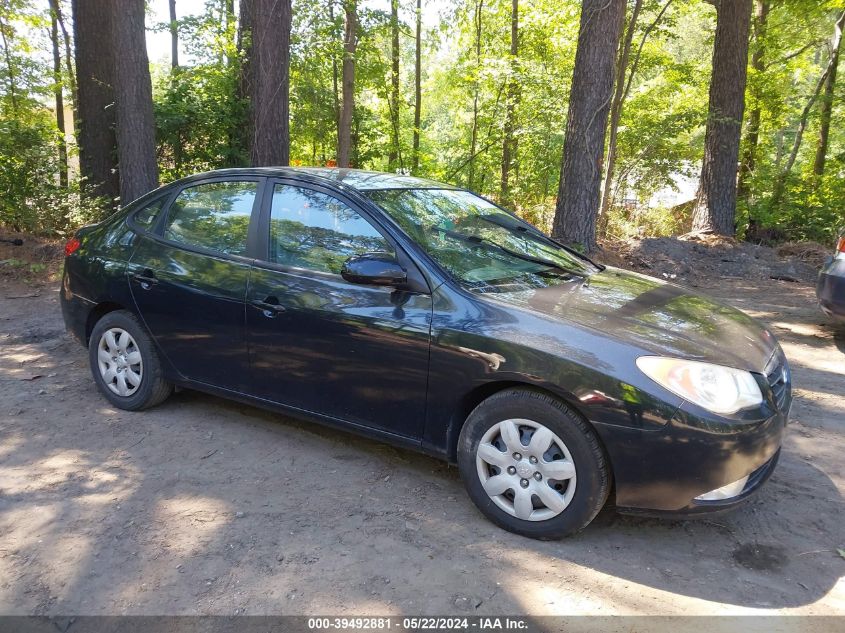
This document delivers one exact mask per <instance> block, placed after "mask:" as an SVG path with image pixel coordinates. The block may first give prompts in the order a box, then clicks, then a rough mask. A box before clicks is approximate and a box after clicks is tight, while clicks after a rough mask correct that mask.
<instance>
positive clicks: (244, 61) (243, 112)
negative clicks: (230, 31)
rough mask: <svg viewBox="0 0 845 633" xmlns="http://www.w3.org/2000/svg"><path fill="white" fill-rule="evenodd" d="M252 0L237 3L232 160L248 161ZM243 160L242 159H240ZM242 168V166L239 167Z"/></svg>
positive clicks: (231, 136)
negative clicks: (235, 108)
mask: <svg viewBox="0 0 845 633" xmlns="http://www.w3.org/2000/svg"><path fill="white" fill-rule="evenodd" d="M253 4H254V0H240V2H239V3H238V7H239V11H238V31H237V36H236V42H235V47H236V48H237V51H238V59H239V62H240V68H239V71H238V85H237V89H236V94H235V98H236V100H237V103H238V105H239V107H238V114H239V116H237V117H235V118H236V121H235V122H233V124H232V128H231V130H230V133H229V138H230V139H231V141H230V144H231V145H232V146H235V147H237V150H236V151H235V152H231V154H232V158H233V159H234V157H235V156H236V155H238V154H240V155H241V156H244V155H246V157H247V159H246V160H248V157H249V147H250V129H251V123H250V120H251V119H250V116H251V115H250V103H251V98H250V95H251V93H252V70H251V66H252V54H253V53H252V14H253ZM241 160H243V159H241ZM236 165H237V163H236V162H235V161H234V160H233V164H232V165H231V166H236ZM241 166H242V165H241Z"/></svg>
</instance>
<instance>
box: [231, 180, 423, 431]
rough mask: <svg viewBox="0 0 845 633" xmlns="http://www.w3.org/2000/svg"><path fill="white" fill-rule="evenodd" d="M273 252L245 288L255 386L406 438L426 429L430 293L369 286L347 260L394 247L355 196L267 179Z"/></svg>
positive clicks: (266, 394) (263, 393)
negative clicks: (346, 272) (344, 269)
mask: <svg viewBox="0 0 845 633" xmlns="http://www.w3.org/2000/svg"><path fill="white" fill-rule="evenodd" d="M264 207H265V208H264V213H263V214H262V217H263V218H264V219H263V221H262V225H261V229H260V231H261V232H262V234H263V236H266V237H267V239H268V247H267V249H266V252H267V254H266V257H265V258H263V260H257V261H256V262H255V265H254V268H253V271H252V273H251V275H250V281H249V289H248V292H247V310H246V315H247V319H246V321H247V337H248V341H249V357H250V365H251V371H252V374H251V375H252V379H251V386H252V389H253V390H254V393H255V394H256V395H258V396H260V397H261V398H265V399H267V400H271V401H274V402H278V403H282V404H285V405H288V406H293V407H296V408H299V409H303V410H306V411H311V412H315V413H318V414H322V415H326V416H330V417H333V418H336V419H340V420H344V421H347V422H351V423H354V424H358V425H362V426H368V427H373V428H377V429H381V430H384V431H388V432H391V433H394V434H398V435H402V436H405V437H411V438H418V437H421V435H422V429H423V423H424V419H425V403H426V388H427V378H428V352H429V336H430V325H431V310H432V303H431V296H430V294H417V293H409V292H400V291H397V290H394V289H393V288H388V287H376V286H365V285H359V284H353V283H349V282H347V281H345V280H344V279H343V278H342V277H341V276H340V268H341V265H342V264H343V262H344V261H345V260H346V259H347V258H348V257H350V256H352V255H359V254H363V253H365V252H375V251H377V252H392V253H395V248H396V247H395V245H394V244H393V243H392V242H391V241H390V240H389V239H388V238H387V237H386V234H385V233H384V231H383V230H382V229H379V228H377V226H376V224H375V223H374V222H373V221H372V220H371V219H370V218H368V217H367V215H366V213H365V212H363V211H362V210H361V209H360V208H359V207H357V206H356V205H355V204H354V203H353V202H351V201H350V200H349V199H345V198H342V197H341V196H340V195H339V194H337V193H335V192H332V191H331V190H328V189H322V188H320V187H319V186H312V185H308V186H305V185H302V184H300V183H298V182H296V181H281V180H280V181H275V182H272V183H268V189H267V194H266V195H265V202H264Z"/></svg>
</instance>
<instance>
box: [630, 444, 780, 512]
mask: <svg viewBox="0 0 845 633" xmlns="http://www.w3.org/2000/svg"><path fill="white" fill-rule="evenodd" d="M779 459H780V449H778V451H777V452H776V453H775V454H774V456H772V458H771V459H769V461H767V462H766V463H765V464H763V465H762V466H760V467H759V468H758V469H757V470H755V471H753V472H752V473H751V474H750V475H749V476H748V481H747V482H746V483H745V487H744V488H743V489H742V492H741V493H740V494H738V495H737V496H735V497H731V498H730V499H720V500H718V501H698V500H695V499H693V501H692V502H691V503H690V504H689V505H688V506H686V507H685V508H681V509H679V510H648V509H644V508H625V507H617V510H618V511H619V512H621V513H623V514H636V515H639V516H651V517H657V518H663V519H688V518H695V517H697V516H700V515H702V514H719V513H722V512H728V511H730V510H733V509H734V508H736V507H737V506H740V505H743V504H744V503H745V502H746V501H748V499H749V498H750V497H753V496H754V495H755V493H756V492H757V491H758V490H760V488H762V487H763V484H764V483H766V482H767V481H768V480H769V477H771V476H772V473H773V472H775V468H776V467H777V464H778V460H779Z"/></svg>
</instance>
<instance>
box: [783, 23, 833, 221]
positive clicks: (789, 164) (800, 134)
mask: <svg viewBox="0 0 845 633" xmlns="http://www.w3.org/2000/svg"><path fill="white" fill-rule="evenodd" d="M843 24H845V11H843V12H842V14H841V15H840V16H839V18H838V19H837V20H836V24H835V26H834V41H833V44H834V46H833V51H834V52H835V51H836V50H837V49H838V48H839V45H840V43H841V40H842V27H843ZM834 61H837V60H836V58H835V56H834V55H833V54H831V56H830V59H829V60H828V62H827V65H826V66H825V69H824V72H823V73H822V75H821V77H819V80H818V82H816V88H815V90H813V94H811V95H810V98H809V99H807V103H806V105H805V106H804V110H803V111H802V112H801V117H800V118H799V119H798V129H797V130H796V131H795V140H794V141H793V143H792V151H791V152H790V153H789V158H787V159H786V165H785V166H784V168H783V171H781V172H780V174H778V177H777V179H776V180H775V184H774V188H773V191H772V201H771V204H772V206H775V205H777V204H779V203H780V201H781V199H782V198H783V194H784V191H785V190H786V181H787V180H788V179H789V175H790V174H791V173H792V168H793V166H794V165H795V160H796V159H797V158H798V151H799V150H800V149H801V141H802V140H803V138H804V131H805V130H806V129H807V119H808V118H809V116H810V111H811V110H812V109H813V105H814V104H815V102H816V100H817V99H818V98H819V94H820V93H821V90H822V86H823V85H825V83H826V82H827V80H828V77H830V73H831V72H832V70H833V64H834Z"/></svg>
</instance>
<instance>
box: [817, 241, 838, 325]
mask: <svg viewBox="0 0 845 633" xmlns="http://www.w3.org/2000/svg"><path fill="white" fill-rule="evenodd" d="M816 297H817V298H818V300H819V306H820V307H821V309H822V311H823V312H824V313H825V314H826V315H828V316H831V317H836V318H839V319H845V257H843V256H841V254H840V255H838V256H837V257H834V258H832V259H831V260H829V261H828V262H827V263H826V264H825V265H824V266H823V267H822V269H821V272H819V279H818V282H817V284H816Z"/></svg>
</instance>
